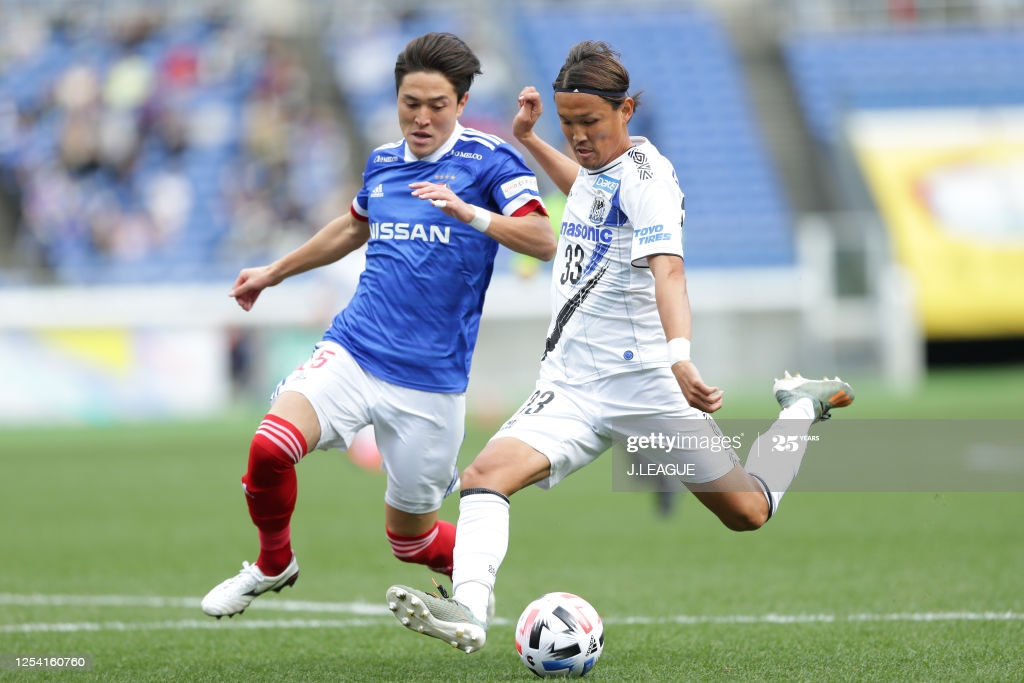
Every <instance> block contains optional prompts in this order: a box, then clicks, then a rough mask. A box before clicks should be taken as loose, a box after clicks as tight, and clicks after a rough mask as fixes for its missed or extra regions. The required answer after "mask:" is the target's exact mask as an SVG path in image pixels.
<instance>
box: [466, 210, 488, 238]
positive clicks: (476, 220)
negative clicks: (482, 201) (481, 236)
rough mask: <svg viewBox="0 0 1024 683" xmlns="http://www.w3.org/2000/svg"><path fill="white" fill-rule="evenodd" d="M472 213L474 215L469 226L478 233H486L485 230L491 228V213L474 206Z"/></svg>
mask: <svg viewBox="0 0 1024 683" xmlns="http://www.w3.org/2000/svg"><path fill="white" fill-rule="evenodd" d="M473 211H475V212H476V213H475V215H474V216H473V219H472V220H471V221H469V224H470V225H471V226H473V227H474V228H476V229H477V230H479V231H480V232H487V228H489V227H491V212H490V211H488V210H487V209H484V208H481V207H479V206H474V207H473Z"/></svg>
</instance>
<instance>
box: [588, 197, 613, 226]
mask: <svg viewBox="0 0 1024 683" xmlns="http://www.w3.org/2000/svg"><path fill="white" fill-rule="evenodd" d="M611 209H612V203H611V201H609V199H608V197H607V196H606V195H605V193H604V192H601V191H598V192H595V193H594V203H593V204H591V205H590V215H589V216H588V217H587V218H589V219H590V222H591V223H593V224H594V225H603V224H604V220H605V219H606V218H608V212H609V211H611Z"/></svg>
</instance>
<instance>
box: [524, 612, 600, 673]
mask: <svg viewBox="0 0 1024 683" xmlns="http://www.w3.org/2000/svg"><path fill="white" fill-rule="evenodd" d="M603 649H604V625H603V624H602V623H601V616H600V615H599V614H598V613H597V610H595V609H594V608H593V607H592V606H591V604H590V603H589V602H587V601H586V600H584V599H583V598H581V597H579V596H578V595H573V594H572V593H548V594H547V595H542V596H541V597H539V598H537V599H536V600H534V601H533V602H531V603H530V604H529V605H527V606H526V609H525V610H523V614H522V616H520V617H519V623H518V624H517V625H516V650H518V651H519V657H520V658H521V659H522V660H523V664H525V665H526V667H527V668H528V669H530V671H532V672H533V673H535V674H537V675H538V676H540V677H541V678H548V677H555V676H561V677H564V678H578V677H580V676H582V675H583V674H585V673H587V672H588V671H590V670H591V669H592V668H594V665H595V664H597V660H598V658H599V657H600V656H601V651H602V650H603Z"/></svg>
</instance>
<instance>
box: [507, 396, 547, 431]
mask: <svg viewBox="0 0 1024 683" xmlns="http://www.w3.org/2000/svg"><path fill="white" fill-rule="evenodd" d="M554 398H555V392H553V391H541V390H539V389H538V390H537V391H535V392H533V395H531V396H530V398H528V399H527V400H526V403H524V404H523V405H522V406H521V407H520V408H519V410H517V411H516V412H515V414H514V415H513V416H512V417H510V418H509V419H508V420H507V421H506V422H505V424H503V425H502V426H501V429H508V428H509V427H511V426H512V425H514V424H515V423H516V422H518V421H519V418H520V417H521V416H523V415H536V414H537V413H539V412H540V411H542V410H544V408H545V406H547V405H548V404H549V403H551V401H552V400H554ZM498 431H501V430H498Z"/></svg>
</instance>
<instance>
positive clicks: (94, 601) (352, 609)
mask: <svg viewBox="0 0 1024 683" xmlns="http://www.w3.org/2000/svg"><path fill="white" fill-rule="evenodd" d="M3 605H17V606H22V607H151V608H155V609H166V608H176V609H199V598H167V597H159V596H146V595H44V594H40V593H33V594H29V595H18V594H16V593H0V606H3ZM248 609H259V610H272V611H278V612H329V613H334V614H357V615H361V616H378V615H384V614H388V610H387V608H385V607H384V605H383V603H381V604H371V603H368V602H311V601H306V600H274V599H271V600H260V601H258V602H254V603H253V604H252V605H251V606H250V607H249V608H248Z"/></svg>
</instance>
